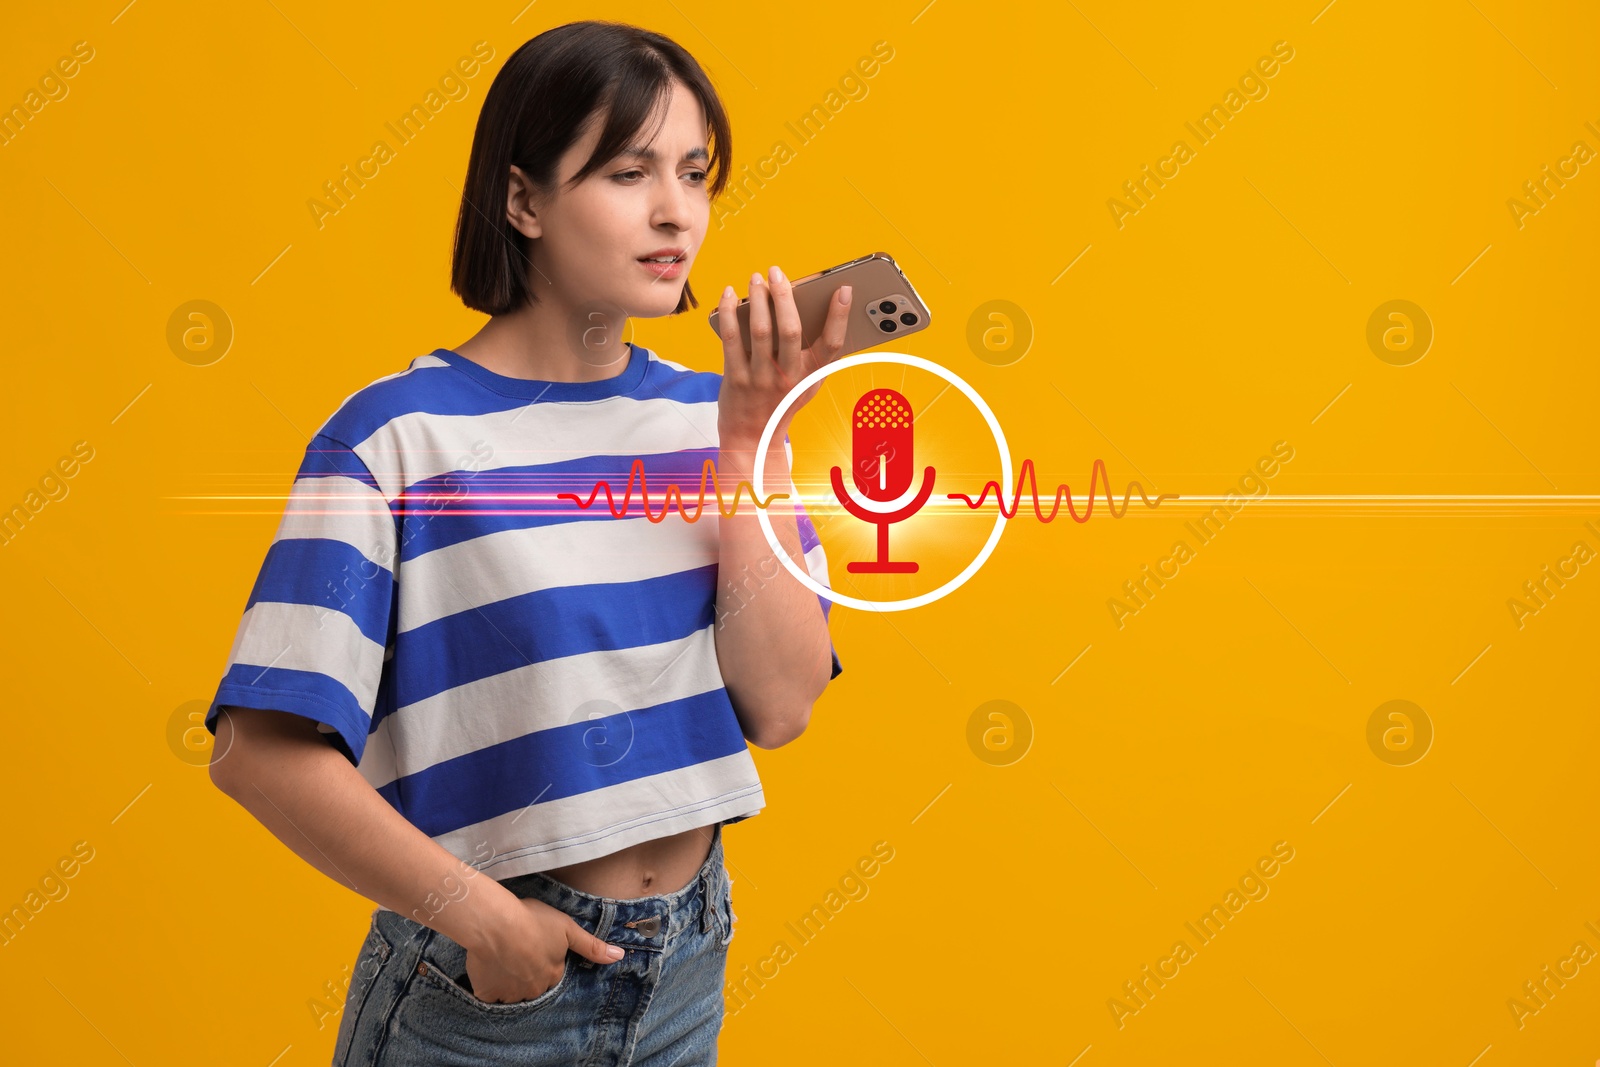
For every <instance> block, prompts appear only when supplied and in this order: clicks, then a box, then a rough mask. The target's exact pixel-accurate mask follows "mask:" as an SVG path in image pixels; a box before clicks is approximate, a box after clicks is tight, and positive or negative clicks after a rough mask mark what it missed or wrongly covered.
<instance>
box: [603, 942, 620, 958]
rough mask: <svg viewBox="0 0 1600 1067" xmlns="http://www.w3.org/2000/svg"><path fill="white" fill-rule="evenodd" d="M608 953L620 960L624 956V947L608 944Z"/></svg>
mask: <svg viewBox="0 0 1600 1067" xmlns="http://www.w3.org/2000/svg"><path fill="white" fill-rule="evenodd" d="M606 955H607V956H610V957H611V958H612V959H614V960H620V959H621V958H622V949H621V948H619V947H618V946H616V945H608V946H606Z"/></svg>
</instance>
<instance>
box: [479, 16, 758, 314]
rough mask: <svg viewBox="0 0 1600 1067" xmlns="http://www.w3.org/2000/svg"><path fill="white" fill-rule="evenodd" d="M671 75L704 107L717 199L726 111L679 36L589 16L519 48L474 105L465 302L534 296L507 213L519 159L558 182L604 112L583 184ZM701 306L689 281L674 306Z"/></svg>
mask: <svg viewBox="0 0 1600 1067" xmlns="http://www.w3.org/2000/svg"><path fill="white" fill-rule="evenodd" d="M673 81H681V82H682V83H683V84H684V85H685V86H686V87H687V88H688V89H689V91H690V92H692V93H694V95H695V96H696V97H697V98H698V99H699V101H700V106H701V107H702V108H704V109H705V115H706V124H707V126H708V127H709V138H710V141H709V145H708V150H709V152H710V154H711V160H710V165H709V166H708V168H707V183H706V188H707V190H708V191H709V194H710V196H712V197H713V198H714V197H716V196H717V195H718V194H720V193H721V192H722V189H723V186H724V185H725V184H726V183H727V180H728V172H729V169H730V167H731V161H732V156H733V134H732V131H731V130H730V128H729V125H728V113H727V111H726V110H725V109H724V108H723V106H722V101H721V100H720V99H719V98H718V96H717V92H716V90H715V89H714V88H712V85H711V80H710V78H708V77H707V76H706V73H705V71H704V70H702V69H701V68H700V64H699V63H698V62H696V61H695V59H694V57H693V56H691V55H690V54H689V53H688V52H686V51H684V49H683V48H682V46H680V45H679V44H678V43H677V42H676V41H673V40H671V39H670V38H667V37H664V36H662V35H661V34H659V33H652V32H651V31H649V30H645V29H640V28H639V27H637V26H629V25H627V24H625V23H620V22H603V21H596V20H589V21H584V22H570V23H567V24H566V25H564V26H557V27H555V28H553V29H549V30H546V31H545V32H543V33H541V34H539V35H538V36H537V37H535V38H533V39H532V40H530V41H527V42H526V43H524V44H523V45H522V47H520V48H518V49H517V50H516V51H515V52H513V53H512V54H511V57H510V58H509V59H507V60H506V63H505V66H504V67H502V68H501V69H500V73H498V74H496V75H495V78H494V82H493V83H492V84H491V85H490V86H489V92H488V94H487V95H486V96H485V97H484V101H483V110H482V111H481V112H480V113H479V114H478V125H477V129H476V131H475V132H474V133H473V135H472V154H471V156H470V157H469V158H468V160H467V181H466V188H465V189H464V190H463V192H462V196H461V210H460V212H459V214H458V215H457V216H456V233H455V252H454V257H453V259H452V262H451V267H450V288H451V290H452V291H453V292H455V293H456V294H457V295H459V296H460V297H461V300H462V302H463V303H465V304H466V305H467V306H468V307H470V308H472V309H474V310H476V311H481V312H483V313H484V314H487V315H501V314H505V313H507V312H510V311H515V310H517V309H518V308H520V307H522V306H523V305H524V304H527V303H529V302H530V301H532V300H534V299H536V298H535V297H534V295H533V292H532V290H531V289H530V288H529V285H528V267H529V263H530V260H529V257H528V245H529V242H530V238H528V237H525V236H523V235H522V233H520V232H519V231H518V230H516V229H515V228H514V227H513V226H512V225H511V223H510V222H509V221H507V219H506V206H505V205H506V190H507V187H508V185H509V184H510V174H511V167H512V165H513V164H515V165H516V166H518V167H520V168H521V169H522V170H523V171H524V172H525V173H526V174H527V175H528V177H529V178H530V179H531V180H532V181H533V182H534V183H535V184H536V185H538V186H539V188H541V189H543V190H545V191H547V192H548V191H550V190H551V189H552V188H553V186H554V185H555V181H556V177H557V171H556V167H557V165H558V164H559V163H560V160H561V157H562V155H563V154H565V153H566V151H567V150H568V149H569V148H571V147H572V146H573V144H575V143H576V142H577V141H578V139H579V138H580V137H582V136H583V133H584V131H585V130H586V129H587V128H588V125H589V123H590V122H591V121H595V120H596V119H597V115H598V113H599V112H601V111H604V112H605V127H604V129H603V130H602V131H601V133H600V142H599V144H598V145H596V146H595V150H594V154H593V155H591V156H590V157H589V160H588V161H587V162H586V163H585V164H584V165H583V167H582V169H580V170H579V171H578V173H577V174H575V175H574V176H573V178H572V181H571V182H570V183H569V184H571V185H576V184H577V183H578V182H580V181H582V180H583V179H584V178H585V177H587V176H588V175H590V174H591V173H593V172H594V171H596V170H599V169H600V168H601V167H604V166H605V165H606V164H607V163H609V162H611V160H613V159H614V158H615V157H616V156H617V154H618V153H619V152H621V151H622V150H623V149H624V148H627V147H629V146H630V145H632V144H634V143H635V142H634V138H635V136H636V135H637V134H638V133H639V131H640V130H641V129H642V128H643V126H644V123H645V121H646V120H647V119H648V118H649V117H650V115H651V113H652V112H653V111H654V110H655V109H656V108H657V107H660V106H661V105H662V103H663V101H664V99H665V98H666V97H667V96H668V95H670V93H671V90H672V83H673ZM662 120H663V121H665V114H664V112H663V116H662ZM659 128H660V127H659V125H658V126H657V129H659ZM698 306H699V303H698V302H697V301H696V300H695V298H694V294H693V293H692V292H691V291H690V289H689V283H688V282H687V281H685V282H684V286H683V295H682V297H681V298H680V299H679V301H678V306H677V307H676V308H675V309H674V310H673V314H679V313H681V312H684V311H687V310H689V309H690V308H692V307H698Z"/></svg>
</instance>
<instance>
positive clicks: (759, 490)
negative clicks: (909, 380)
mask: <svg viewBox="0 0 1600 1067" xmlns="http://www.w3.org/2000/svg"><path fill="white" fill-rule="evenodd" d="M867 363H896V364H899V365H901V366H906V367H918V368H921V369H922V370H925V371H927V372H928V373H930V374H936V375H938V376H939V377H941V378H943V379H944V380H945V381H947V382H949V383H950V384H951V385H953V386H955V387H956V388H957V389H960V390H961V391H962V392H963V393H965V394H966V396H967V399H968V400H970V401H972V406H973V407H975V408H977V409H978V412H979V413H980V414H981V415H982V416H983V421H984V422H986V423H988V424H989V433H990V434H991V435H992V436H993V437H994V443H995V447H996V448H998V449H999V450H1000V482H1001V490H1000V491H1001V492H1002V493H1004V492H1005V487H1007V486H1009V485H1010V484H1011V449H1010V446H1008V445H1007V444H1006V435H1005V432H1004V431H1002V430H1001V429H1000V420H998V419H996V418H995V417H994V412H993V411H992V410H991V409H990V407H989V405H988V404H986V403H985V402H984V399H983V397H981V396H979V395H978V391H977V390H976V389H974V388H972V386H970V385H968V384H967V383H966V382H965V381H963V380H962V379H961V377H960V376H959V375H957V374H955V373H954V372H953V371H950V370H947V369H946V368H944V367H941V366H939V364H937V363H934V362H932V361H931V360H926V359H923V358H922V357H920V356H907V355H902V354H901V353H899V352H872V353H868V354H865V355H860V356H846V357H844V358H842V359H836V360H834V361H833V362H831V363H828V364H825V365H823V366H821V367H818V368H817V369H816V370H814V371H812V372H811V373H810V374H808V375H806V376H805V377H804V378H802V379H800V381H799V383H798V384H796V385H795V386H794V388H792V389H790V390H789V392H788V393H787V394H785V396H784V398H783V400H782V401H781V402H780V403H779V404H778V406H777V408H775V409H774V410H773V412H772V416H771V417H770V418H769V419H767V425H766V427H765V428H764V429H763V430H762V431H761V440H760V441H759V442H758V443H757V445H756V462H755V471H754V474H755V491H756V496H757V497H758V498H759V497H764V496H766V488H765V484H764V483H765V479H764V478H763V477H762V475H763V473H764V472H765V470H766V466H767V462H766V457H767V449H769V448H771V447H772V438H773V433H774V431H776V430H777V428H778V420H780V419H782V418H783V416H784V415H785V414H786V413H787V412H788V410H789V408H791V407H792V406H794V401H795V398H796V397H798V396H799V395H800V394H801V393H803V392H805V391H806V389H808V388H809V387H810V386H811V385H812V383H813V382H819V381H821V380H822V379H824V378H826V377H827V376H828V375H830V374H835V373H837V372H839V371H842V370H845V369H846V368H849V367H859V366H861V365H863V364H867ZM792 480H793V479H792V477H791V481H792ZM756 518H757V519H758V520H759V521H760V523H761V532H762V533H763V534H764V535H765V536H766V538H767V544H768V545H769V546H770V547H771V548H772V550H773V552H775V553H777V556H778V559H779V560H780V561H782V563H783V565H784V567H786V568H787V569H788V571H789V573H790V574H792V575H794V576H795V577H796V578H798V579H799V580H800V584H801V585H804V586H805V587H806V588H807V589H809V590H811V591H812V592H813V593H816V594H817V595H818V596H820V597H822V598H823V599H825V600H828V601H831V602H832V603H835V604H843V605H844V606H845V607H847V608H858V609H860V610H862V611H908V610H910V609H911V608H920V607H921V606H922V605H924V604H931V603H933V602H934V601H935V600H938V599H940V598H941V597H944V596H947V595H949V594H950V593H953V592H955V591H956V590H957V589H959V588H961V586H962V585H963V584H964V583H965V582H966V580H967V579H968V578H971V577H972V576H973V575H974V574H975V573H977V570H978V568H979V567H981V566H983V565H984V563H985V562H986V561H987V560H988V559H989V553H991V552H993V551H994V546H995V545H997V544H999V543H1000V535H1001V534H1002V533H1004V532H1005V528H1006V513H1005V511H1004V509H997V510H996V513H995V517H994V529H993V530H991V531H990V532H989V539H988V540H987V541H985V542H984V545H983V548H982V549H980V550H979V552H978V554H977V555H976V556H974V557H973V559H972V562H971V563H969V564H967V566H966V569H965V570H963V571H962V572H961V573H960V574H958V575H956V576H955V577H954V578H952V579H950V580H949V581H948V582H945V583H944V584H943V585H941V586H939V588H937V589H931V590H929V591H928V592H926V593H922V594H921V595H919V596H914V597H907V598H906V599H904V600H862V599H860V598H859V597H853V596H849V595H847V594H845V593H836V592H834V591H833V590H832V589H829V588H828V587H827V586H825V585H823V584H822V583H821V582H819V581H817V580H816V579H815V578H813V577H811V575H809V574H807V573H805V572H804V571H803V570H801V569H800V567H799V566H797V565H796V564H795V561H794V560H792V559H790V558H789V553H788V552H786V551H784V548H783V545H782V544H781V543H779V541H778V535H777V533H776V532H775V531H774V530H773V529H772V520H771V519H770V518H768V517H767V509H766V508H757V509H756Z"/></svg>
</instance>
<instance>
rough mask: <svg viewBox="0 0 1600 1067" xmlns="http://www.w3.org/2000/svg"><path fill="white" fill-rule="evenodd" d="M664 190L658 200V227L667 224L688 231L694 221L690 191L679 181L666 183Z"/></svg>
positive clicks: (656, 219)
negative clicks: (690, 205)
mask: <svg viewBox="0 0 1600 1067" xmlns="http://www.w3.org/2000/svg"><path fill="white" fill-rule="evenodd" d="M663 190H664V191H663V192H662V193H661V195H660V196H658V197H657V199H656V210H655V215H656V217H655V220H654V221H655V223H656V225H658V226H659V225H664V224H667V225H672V226H676V227H677V228H678V229H680V230H687V229H688V228H689V226H690V224H691V223H692V221H693V219H692V216H691V215H690V213H689V190H687V189H685V188H684V187H683V183H682V182H681V181H678V180H673V181H671V182H668V183H666V184H665V185H664V186H663Z"/></svg>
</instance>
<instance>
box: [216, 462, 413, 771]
mask: <svg viewBox="0 0 1600 1067" xmlns="http://www.w3.org/2000/svg"><path fill="white" fill-rule="evenodd" d="M396 531H397V528H396V524H395V520H394V516H393V513H392V512H391V511H390V509H389V504H388V500H387V499H386V498H385V496H384V494H383V491H382V489H381V488H380V487H379V485H378V483H377V481H376V480H375V479H374V478H373V476H372V472H371V471H370V470H368V468H367V466H366V464H365V463H364V462H363V461H362V460H361V458H360V457H359V456H358V455H356V453H355V452H354V451H353V450H351V448H350V447H349V446H347V445H344V444H342V443H340V442H338V441H335V440H333V439H332V438H330V437H327V436H325V435H323V434H320V433H319V434H318V435H317V436H316V437H314V438H313V439H312V441H311V444H310V445H309V446H308V447H307V449H306V453H305V459H304V460H303V461H302V462H301V465H300V470H299V472H298V473H297V474H296V476H295V482H294V486H293V488H292V489H291V490H290V494H289V500H288V504H287V506H286V507H285V509H284V514H283V519H282V521H281V522H280V524H279V526H278V532H277V535H276V536H275V537H274V538H273V540H272V544H271V546H270V547H269V548H268V549H267V555H266V560H265V561H264V562H263V563H262V565H261V571H260V573H259V574H258V575H257V577H256V581H255V587H254V588H253V589H252V590H251V591H250V599H249V600H248V601H247V602H246V604H245V609H244V617H243V618H242V619H241V620H240V622H239V629H238V633H237V634H236V635H235V637H234V641H233V648H232V649H231V650H230V651H229V653H228V661H227V666H226V668H225V671H224V673H223V677H222V683H221V685H220V686H219V687H218V689H217V693H216V697H215V699H213V700H212V702H211V706H210V708H208V709H207V711H206V719H205V724H206V728H207V729H209V730H210V731H211V732H212V733H213V734H215V733H216V731H217V727H216V720H217V714H218V712H219V710H220V708H222V707H223V706H225V705H232V706H237V707H245V708H264V709H269V710H276V711H286V712H290V713H293V714H295V715H302V716H304V717H306V718H308V719H312V720H314V721H316V722H317V723H318V724H319V728H320V729H321V730H322V732H323V733H324V734H329V735H330V736H329V738H328V739H329V740H330V741H331V742H333V743H334V744H335V745H336V747H339V748H340V749H341V750H342V751H343V752H344V755H345V756H346V758H348V759H349V760H350V761H351V762H352V763H360V761H361V754H362V752H363V750H364V749H365V748H366V743H367V735H368V733H369V731H370V729H371V726H372V721H373V712H374V709H375V708H376V705H377V698H378V686H379V680H380V678H381V677H382V674H383V668H384V661H385V649H386V648H387V647H388V646H389V645H390V644H391V643H392V633H393V609H394V606H395V599H396V593H395V580H394V571H393V568H394V565H395V560H396V558H397V543H398V536H397V532H396Z"/></svg>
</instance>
